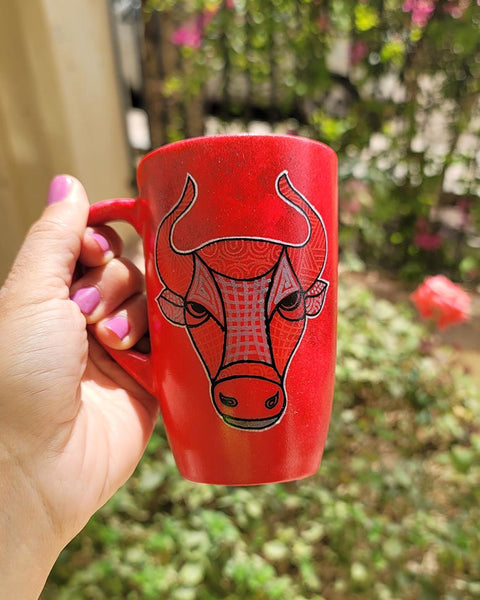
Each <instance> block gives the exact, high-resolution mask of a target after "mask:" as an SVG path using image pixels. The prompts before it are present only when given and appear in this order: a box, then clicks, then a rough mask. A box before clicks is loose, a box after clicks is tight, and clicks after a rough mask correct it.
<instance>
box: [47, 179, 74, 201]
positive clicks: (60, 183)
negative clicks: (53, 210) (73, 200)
mask: <svg viewBox="0 0 480 600" xmlns="http://www.w3.org/2000/svg"><path fill="white" fill-rule="evenodd" d="M72 185H73V179H72V177H69V176H68V175H57V176H56V177H54V178H53V179H52V181H51V183H50V188H49V190H48V198H47V206H50V205H51V204H56V203H57V202H61V201H62V200H64V199H65V198H66V197H67V196H68V194H69V193H70V190H71V189H72Z"/></svg>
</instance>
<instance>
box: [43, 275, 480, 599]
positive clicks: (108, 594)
mask: <svg viewBox="0 0 480 600" xmlns="http://www.w3.org/2000/svg"><path fill="white" fill-rule="evenodd" d="M426 336H427V332H426V331H425V330H424V328H423V326H421V325H419V324H417V323H415V322H413V319H412V314H411V312H410V309H409V308H408V307H406V306H396V305H393V304H391V303H390V302H387V301H384V300H378V299H376V298H375V297H374V296H373V295H372V294H371V293H370V292H369V291H367V290H366V289H364V288H363V287H358V286H354V285H348V284H345V283H344V284H342V285H341V286H340V290H339V346H338V368H337V387H336V395H335V401H334V411H333V415H332V421H331V427H330V432H329V437H328V443H327V447H326V449H325V454H324V458H323V463H322V466H321V468H320V470H319V472H318V473H317V474H316V475H315V476H313V477H310V478H308V479H306V480H303V481H298V482H291V483H285V484H275V485H266V486H258V487H251V488H247V487H245V488H227V487H222V486H208V485H198V484H193V483H190V482H188V481H185V480H183V479H182V478H181V477H180V476H179V475H178V473H177V471H176V468H175V465H174V463H173V459H172V456H171V454H170V451H169V449H168V445H167V442H166V439H165V435H164V432H163V429H162V427H161V425H159V426H158V428H157V431H156V432H155V434H154V437H153V438H152V440H151V442H150V444H149V447H148V450H147V454H146V456H145V457H144V459H143V460H142V462H141V464H140V466H139V467H138V469H137V471H136V473H135V474H134V476H133V477H132V479H131V480H130V481H129V483H128V484H127V485H125V486H124V487H123V488H122V489H121V490H120V491H119V492H118V493H117V494H116V495H115V497H114V498H113V499H112V500H111V501H110V502H109V503H108V504H107V505H106V506H105V507H104V508H103V509H102V510H101V511H100V513H99V514H98V515H97V516H95V517H94V518H93V519H92V520H91V522H90V523H89V524H88V526H87V528H86V529H85V531H84V532H83V533H82V534H80V535H79V536H78V538H77V539H76V540H74V541H73V542H72V543H71V544H70V546H69V547H68V548H67V549H66V550H65V551H64V552H63V554H62V555H61V557H60V559H59V561H58V564H57V565H56V567H55V570H54V572H53V574H52V576H51V578H50V580H49V582H48V584H47V587H46V589H45V591H44V593H43V595H42V600H86V599H88V600H107V599H108V600H149V599H151V600H159V599H160V598H168V599H172V600H217V599H218V600H220V599H222V600H225V599H226V600H240V599H245V600H247V599H248V600H283V599H285V598H289V599H292V600H307V599H308V600H323V599H326V598H328V599H329V600H348V599H352V600H353V599H354V598H355V599H356V600H361V599H365V600H389V599H391V600H394V599H397V598H402V600H429V599H431V598H440V599H445V600H447V599H448V600H474V599H476V598H478V595H479V592H480V538H479V536H478V523H479V522H480V502H479V500H480V491H479V490H480V467H479V465H480V421H479V414H480V398H479V396H478V391H477V392H475V390H474V389H473V388H472V387H471V385H470V383H469V381H468V380H466V379H465V378H464V377H462V376H461V375H460V374H459V373H457V372H456V369H455V365H454V363H453V362H452V357H449V356H448V355H446V354H437V355H431V354H429V353H426V352H424V351H422V343H421V342H422V339H425V338H426ZM424 345H425V344H423V346H424Z"/></svg>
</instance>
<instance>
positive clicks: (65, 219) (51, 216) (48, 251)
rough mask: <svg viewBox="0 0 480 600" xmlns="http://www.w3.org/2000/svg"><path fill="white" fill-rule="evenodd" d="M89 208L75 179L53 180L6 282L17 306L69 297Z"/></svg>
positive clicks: (60, 177) (62, 177) (85, 196)
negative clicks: (41, 208)
mask: <svg viewBox="0 0 480 600" xmlns="http://www.w3.org/2000/svg"><path fill="white" fill-rule="evenodd" d="M88 209H89V204H88V198H87V194H86V192H85V189H84V187H83V186H82V184H81V183H80V182H79V181H78V180H77V179H75V178H74V177H70V176H68V175H59V176H57V177H55V178H54V179H53V180H52V182H51V184H50V189H49V193H48V200H47V207H46V208H45V210H44V211H43V214H42V216H41V217H40V219H39V220H38V221H37V222H36V223H35V224H34V225H33V226H32V227H31V229H30V231H29V232H28V234H27V237H26V238H25V241H24V243H23V246H22V248H21V250H20V252H19V254H18V256H17V259H16V261H15V263H14V265H13V268H12V271H11V273H10V276H9V278H8V279H7V282H6V287H7V289H8V288H10V291H13V292H14V294H13V297H14V298H16V301H17V303H22V304H23V303H26V302H28V303H31V302H44V301H46V300H50V299H53V298H61V299H63V298H68V296H69V287H70V284H71V282H72V276H73V272H74V269H75V264H76V262H77V259H78V256H79V254H80V248H81V243H82V239H83V234H84V232H85V228H86V225H87V219H88ZM11 288H14V289H13V290H12V289H11Z"/></svg>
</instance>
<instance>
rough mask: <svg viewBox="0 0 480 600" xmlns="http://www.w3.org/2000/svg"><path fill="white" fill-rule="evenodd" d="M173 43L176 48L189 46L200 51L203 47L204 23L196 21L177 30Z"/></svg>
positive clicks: (174, 33)
mask: <svg viewBox="0 0 480 600" xmlns="http://www.w3.org/2000/svg"><path fill="white" fill-rule="evenodd" d="M172 43H174V44H175V45H176V46H188V47H189V48H195V49H196V50H198V49H199V48H200V47H201V45H202V21H201V20H200V19H196V20H195V21H194V22H192V23H187V24H186V25H182V26H181V27H179V28H178V29H176V30H175V31H174V32H173V36H172Z"/></svg>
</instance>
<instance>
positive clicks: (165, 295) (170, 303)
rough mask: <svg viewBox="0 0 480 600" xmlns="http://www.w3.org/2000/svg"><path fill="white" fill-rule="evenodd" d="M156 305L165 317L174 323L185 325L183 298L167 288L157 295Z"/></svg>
mask: <svg viewBox="0 0 480 600" xmlns="http://www.w3.org/2000/svg"><path fill="white" fill-rule="evenodd" d="M157 302H158V306H159V307H160V310H161V311H162V313H163V314H164V316H165V318H166V319H168V320H169V321H170V323H173V324H174V325H183V326H184V325H185V311H184V303H183V298H182V297H181V296H179V295H178V294H175V293H174V292H172V291H171V290H169V289H168V288H165V289H164V290H163V292H162V293H161V294H160V295H159V296H158V297H157Z"/></svg>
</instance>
